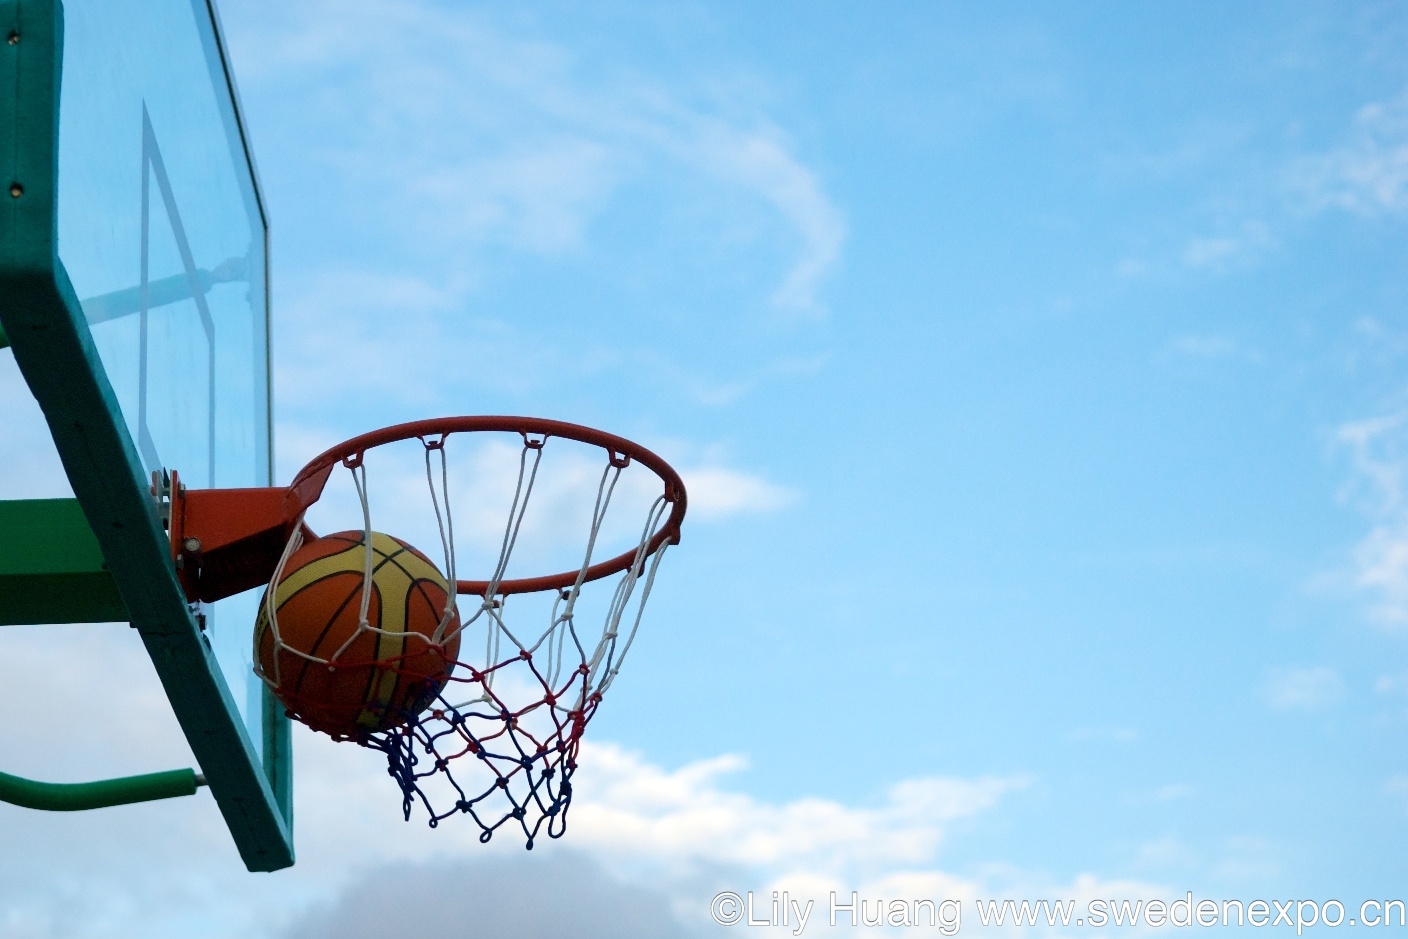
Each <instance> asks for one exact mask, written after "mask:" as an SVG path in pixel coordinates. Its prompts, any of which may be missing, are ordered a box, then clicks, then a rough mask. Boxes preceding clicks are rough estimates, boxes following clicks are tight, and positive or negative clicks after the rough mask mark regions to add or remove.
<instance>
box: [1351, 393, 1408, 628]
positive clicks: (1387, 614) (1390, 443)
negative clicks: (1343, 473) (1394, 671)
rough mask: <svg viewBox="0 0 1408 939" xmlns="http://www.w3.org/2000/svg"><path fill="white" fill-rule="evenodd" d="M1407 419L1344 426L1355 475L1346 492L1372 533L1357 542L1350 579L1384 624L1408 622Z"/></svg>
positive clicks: (1371, 420)
mask: <svg viewBox="0 0 1408 939" xmlns="http://www.w3.org/2000/svg"><path fill="white" fill-rule="evenodd" d="M1403 431H1404V418H1403V416H1402V415H1399V414H1389V415H1384V416H1380V417H1375V418H1367V419H1364V420H1359V421H1352V422H1349V423H1346V424H1344V425H1341V427H1340V428H1339V431H1338V433H1337V438H1338V441H1339V443H1340V444H1341V445H1342V446H1344V447H1346V448H1348V450H1349V452H1350V455H1351V460H1352V465H1353V468H1354V476H1353V478H1352V479H1351V481H1350V485H1349V486H1347V487H1346V489H1345V490H1344V492H1343V493H1342V497H1343V498H1345V499H1347V500H1349V501H1351V502H1352V503H1353V504H1354V505H1355V506H1356V507H1357V508H1359V510H1360V511H1362V512H1363V513H1364V514H1365V515H1366V516H1368V517H1369V519H1370V520H1371V523H1372V527H1371V528H1370V530H1369V533H1368V534H1367V535H1365V536H1364V538H1363V539H1361V540H1360V542H1359V543H1358V544H1357V545H1356V546H1355V547H1354V551H1353V557H1352V571H1351V573H1350V579H1351V582H1352V584H1353V586H1354V587H1356V588H1357V589H1360V590H1363V591H1366V592H1368V593H1370V594H1372V595H1373V596H1375V597H1376V598H1377V602H1376V603H1375V604H1374V606H1373V608H1372V611H1371V612H1372V615H1373V616H1374V618H1375V619H1376V620H1378V621H1379V622H1380V623H1383V624H1384V625H1387V626H1391V627H1394V628H1403V627H1405V626H1408V503H1405V500H1404V480H1405V473H1408V453H1405V446H1408V439H1405V434H1404V432H1403Z"/></svg>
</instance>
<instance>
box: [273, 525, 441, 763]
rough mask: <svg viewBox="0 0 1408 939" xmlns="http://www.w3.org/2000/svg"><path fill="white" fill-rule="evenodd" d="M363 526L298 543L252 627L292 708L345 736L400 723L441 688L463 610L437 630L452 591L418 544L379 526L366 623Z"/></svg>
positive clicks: (277, 689) (374, 541)
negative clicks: (363, 622) (438, 637)
mask: <svg viewBox="0 0 1408 939" xmlns="http://www.w3.org/2000/svg"><path fill="white" fill-rule="evenodd" d="M363 534H364V533H363V532H360V531H345V532H338V533H337V534H334V535H328V536H326V537H324V538H318V539H315V540H313V541H310V542H309V543H307V544H305V545H303V546H302V547H300V548H299V549H298V550H297V551H295V552H294V553H293V555H292V557H290V558H289V561H288V563H287V564H286V565H285V567H284V571H283V575H282V576H281V577H280V578H279V579H278V581H277V582H276V583H274V584H271V585H270V587H269V588H268V589H269V590H271V591H273V597H272V606H273V608H274V611H275V617H274V619H273V620H272V621H271V619H270V616H269V607H270V605H271V604H270V596H269V593H268V592H267V591H266V592H265V596H264V599H263V601H262V602H261V603H260V605H259V616H258V619H257V620H256V621H255V628H254V654H255V660H256V661H257V662H258V663H259V671H260V673H261V674H262V676H263V678H264V680H265V681H266V682H269V683H270V684H271V686H272V688H273V691H274V693H275V695H277V696H278V698H279V700H280V701H281V702H283V705H284V707H285V708H287V709H288V712H289V714H290V715H291V716H293V717H296V718H298V719H299V720H301V721H302V722H303V723H305V724H307V725H308V726H309V727H312V728H313V729H314V730H319V731H322V732H324V733H327V734H331V735H332V736H334V737H338V738H358V737H365V736H367V735H368V734H372V733H376V732H377V731H383V730H388V729H391V728H393V727H397V726H400V725H402V724H404V723H406V722H407V721H409V720H410V719H411V718H413V717H415V716H416V715H417V714H419V713H421V712H422V711H424V710H425V709H426V708H427V707H428V706H429V705H430V703H431V702H432V701H433V700H434V699H435V696H436V695H438V694H439V693H440V690H441V689H442V688H444V686H445V682H446V681H447V680H448V679H449V677H450V672H451V670H452V669H453V668H454V663H455V657H456V655H457V654H458V652H459V635H458V629H459V617H458V614H455V615H453V616H451V618H450V621H449V623H448V624H447V626H446V630H445V634H446V635H448V636H450V638H449V639H448V640H446V641H445V642H444V643H443V644H440V645H437V644H436V643H435V642H434V641H433V639H434V636H435V632H436V630H437V629H438V628H439V626H440V621H441V619H442V618H443V617H444V615H445V607H446V605H447V603H448V601H449V597H450V593H449V588H448V586H447V584H446V581H445V577H444V575H442V574H441V573H440V571H439V569H437V568H436V566H435V565H434V563H432V562H431V560H430V559H429V558H427V557H426V556H425V555H424V554H422V553H421V552H420V551H418V550H416V549H415V548H413V547H411V546H410V545H408V544H406V542H404V541H401V540H400V539H399V538H393V537H391V536H390V535H385V534H382V533H381V532H373V533H372V584H371V595H370V597H369V598H368V605H367V625H368V626H369V627H370V628H369V629H361V628H360V626H359V621H360V616H361V607H362V593H363V583H364V579H365V573H366V568H367V549H366V543H365V541H364V540H363Z"/></svg>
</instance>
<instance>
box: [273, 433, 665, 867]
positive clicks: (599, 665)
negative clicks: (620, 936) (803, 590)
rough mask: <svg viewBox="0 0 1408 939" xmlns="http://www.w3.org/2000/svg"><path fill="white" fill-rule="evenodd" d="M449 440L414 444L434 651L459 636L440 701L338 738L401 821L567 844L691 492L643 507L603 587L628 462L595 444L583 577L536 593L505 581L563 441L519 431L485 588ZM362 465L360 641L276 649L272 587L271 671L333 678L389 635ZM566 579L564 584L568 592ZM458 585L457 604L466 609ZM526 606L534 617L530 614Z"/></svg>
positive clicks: (356, 460)
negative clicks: (439, 587)
mask: <svg viewBox="0 0 1408 939" xmlns="http://www.w3.org/2000/svg"><path fill="white" fill-rule="evenodd" d="M452 436H454V434H453V433H452V432H445V433H441V434H438V435H427V436H417V437H414V438H413V439H415V440H418V441H419V442H420V444H421V446H422V447H423V449H424V454H423V455H424V465H425V481H426V488H427V490H428V494H429V508H430V510H431V512H432V513H433V515H434V522H435V528H436V529H437V530H438V533H439V537H440V547H441V553H442V556H443V563H444V572H445V575H446V579H447V582H448V583H449V585H450V594H449V601H448V603H447V604H446V608H445V611H444V614H443V616H442V618H441V620H440V624H439V627H438V628H437V630H436V632H435V635H434V636H433V641H434V642H435V643H436V644H445V643H450V642H451V641H452V640H454V639H455V638H456V637H458V639H459V640H460V642H459V653H458V657H457V659H456V660H455V662H454V666H453V668H452V669H451V671H450V675H449V679H448V681H447V682H446V683H445V685H444V687H443V689H441V691H440V692H439V693H438V694H437V695H436V696H435V698H434V700H433V702H431V703H430V704H429V705H428V706H427V707H426V708H425V709H424V710H421V711H420V712H419V713H418V714H415V715H413V716H410V717H409V719H408V720H407V721H406V722H405V723H404V724H401V725H400V726H396V727H393V728H391V729H388V730H383V731H377V732H368V733H366V734H364V735H362V734H359V735H357V736H349V737H339V738H337V739H345V740H349V741H351V742H354V743H357V744H359V745H361V746H363V747H367V748H368V749H372V750H377V751H379V752H381V753H382V754H383V755H384V756H385V758H386V761H387V772H388V773H389V774H390V775H391V777H392V778H393V779H395V780H396V782H397V784H398V785H399V786H400V789H401V793H402V810H403V814H404V816H405V818H406V819H407V820H409V819H410V817H411V814H412V812H413V810H414V808H415V806H416V805H417V804H419V805H421V806H423V807H424V809H425V811H426V813H427V814H428V820H429V824H430V826H431V827H432V828H433V827H436V826H438V825H439V823H440V822H441V821H442V820H443V819H446V818H448V817H450V816H453V815H466V816H468V817H469V818H470V819H472V820H473V822H474V823H475V824H477V825H478V826H479V829H480V836H479V840H480V841H482V842H487V841H489V840H490V839H491V838H492V837H493V836H494V834H495V832H497V831H498V830H499V829H501V828H505V827H508V828H510V829H516V830H518V831H521V832H522V834H523V836H524V837H525V839H526V842H527V847H528V848H530V849H531V848H532V847H533V844H534V841H535V839H536V838H537V837H538V836H539V833H540V832H541V831H543V830H544V829H546V831H547V834H548V835H549V836H550V837H553V838H557V837H561V835H562V834H563V832H564V831H565V829H566V824H567V810H568V807H569V806H570V805H571V802H572V776H573V774H574V773H575V772H576V770H577V756H578V751H579V748H580V746H581V740H582V734H583V731H584V730H585V728H586V726H587V723H588V722H589V721H590V720H591V718H592V716H593V715H594V714H595V713H596V709H597V707H598V706H599V705H600V703H601V700H602V696H603V694H605V692H606V690H607V689H608V688H609V687H610V686H611V683H612V681H613V680H615V678H616V675H617V673H618V672H619V671H620V669H621V665H622V663H623V661H624V660H625V657H626V654H627V652H629V651H630V648H631V644H632V643H633V642H634V640H635V636H636V632H637V630H638V629H639V627H640V623H641V617H642V614H643V613H644V610H645V604H646V601H647V600H648V599H649V597H650V591H651V587H652V586H653V584H654V581H655V574H656V571H657V570H658V569H659V566H660V562H661V560H662V559H663V558H664V555H665V549H666V548H667V547H668V546H669V544H670V543H671V541H672V539H671V538H669V537H663V538H662V537H661V533H662V530H663V526H664V525H665V524H666V521H667V514H668V513H669V511H670V509H671V507H672V503H674V502H676V501H682V498H683V492H682V490H680V492H679V493H678V494H673V493H671V492H670V486H669V484H668V482H667V484H666V486H665V490H666V491H665V493H664V494H662V495H660V496H658V497H656V498H655V499H654V501H653V502H651V503H650V504H649V508H648V510H646V511H645V517H644V519H642V520H641V521H640V528H639V539H638V540H637V541H636V543H635V548H634V552H633V553H632V554H631V555H630V557H629V558H628V560H629V563H628V564H626V565H625V567H624V569H623V570H620V571H619V572H613V573H611V574H609V575H607V576H601V574H600V573H599V570H594V569H593V567H594V565H597V567H598V568H600V567H601V566H602V565H600V564H598V562H599V560H600V559H599V558H598V557H597V554H598V553H599V547H598V545H599V542H600V540H601V536H602V529H603V525H604V524H605V523H606V521H607V518H608V515H609V513H610V510H611V508H612V504H613V496H615V495H616V494H617V490H618V483H619V482H620V481H621V477H622V471H623V470H625V469H626V468H627V467H628V466H630V465H631V462H632V460H631V458H630V456H628V455H625V454H623V453H622V452H619V451H617V450H615V449H613V448H611V447H607V446H600V448H599V449H597V452H598V453H602V452H604V453H605V466H603V467H602V469H601V473H600V476H599V477H598V478H597V482H596V495H595V504H594V506H593V508H592V511H591V514H590V519H589V522H588V523H587V525H586V526H585V527H586V530H585V531H584V532H579V533H578V536H579V537H581V538H583V540H584V550H583V551H582V554H581V564H580V566H579V567H578V568H577V570H576V574H575V578H567V577H565V576H560V577H558V578H542V579H541V580H554V579H556V580H557V581H559V582H558V583H557V584H556V585H555V586H550V587H547V588H542V587H538V586H537V584H536V583H535V582H534V581H522V580H520V581H507V580H506V577H507V573H508V571H509V566H510V562H511V560H512V558H513V555H514V550H515V548H516V547H517V546H518V544H519V540H520V534H521V533H522V531H523V525H524V519H525V517H526V516H527V514H528V510H529V506H530V504H531V502H532V497H533V494H534V487H535V484H536V483H537V482H538V480H539V469H540V467H541V465H542V463H543V459H544V454H545V453H546V452H547V451H548V450H549V448H550V447H552V446H553V445H554V444H557V443H559V441H558V439H557V438H556V437H554V436H548V435H547V434H542V433H536V434H535V433H531V432H525V431H520V432H519V434H518V436H519V437H520V438H521V441H522V443H521V447H520V448H519V452H518V468H517V479H516V482H515V485H514V488H513V495H512V500H511V502H510V505H509V510H508V515H507V518H506V519H505V520H504V522H503V527H502V534H501V537H498V539H497V540H498V550H497V558H496V560H495V561H494V562H493V563H492V566H491V569H490V570H489V571H488V572H487V573H488V576H487V577H486V578H485V579H484V580H483V581H473V582H470V581H462V580H461V581H457V576H458V575H459V573H460V570H459V565H458V564H457V553H458V552H457V551H456V542H455V513H454V509H453V506H452V501H453V500H452V498H451V485H450V476H451V473H450V462H449V460H448V458H447V453H446V451H447V447H446V443H447V441H448V440H449V438H450V437H452ZM374 445H375V444H374ZM364 455H365V452H364V451H359V452H356V453H353V454H350V455H348V456H346V457H344V458H342V459H341V461H340V465H341V466H342V467H343V468H345V469H346V470H347V471H348V472H349V473H350V474H351V479H352V483H353V485H354V487H355V490H356V494H357V498H358V501H359V502H360V507H361V515H362V518H361V527H362V531H363V543H364V544H365V545H366V571H365V576H364V578H363V582H362V590H361V608H360V622H359V625H358V627H357V631H356V632H355V633H354V634H353V636H352V637H351V638H349V639H348V640H347V641H346V642H345V643H343V645H342V647H341V648H340V649H339V650H338V651H337V652H335V653H333V654H332V655H331V656H328V657H325V658H324V657H318V656H314V655H309V654H307V653H305V652H301V651H299V650H297V649H294V648H292V647H291V646H289V645H287V644H286V643H284V642H283V641H282V639H281V638H280V635H279V628H278V611H277V605H276V603H275V602H274V596H275V590H274V589H273V588H272V587H271V589H270V590H269V591H268V592H267V593H266V599H265V613H266V615H267V616H268V621H269V624H270V628H271V630H272V633H273V641H274V643H275V655H274V657H273V661H274V665H275V667H274V671H275V672H276V673H277V671H278V663H279V661H280V658H281V654H286V655H293V656H297V657H299V658H302V659H306V660H308V661H310V662H316V663H319V664H322V665H324V666H327V667H330V668H336V667H338V666H339V665H340V664H341V665H348V664H350V663H346V662H340V661H339V655H341V654H342V653H343V652H345V651H346V650H347V649H348V648H349V647H350V646H352V644H353V643H354V641H355V640H356V639H357V638H358V637H359V636H361V635H363V633H365V632H373V633H379V634H382V635H388V633H386V632H385V631H383V630H381V629H379V628H378V627H377V626H375V625H373V624H372V623H370V622H368V615H367V614H368V609H369V605H370V602H371V594H372V585H373V581H372V567H373V550H372V532H373V531H374V530H376V529H374V528H373V522H372V508H371V500H370V499H369V498H368V480H367V467H366V463H365V460H364ZM657 459H658V458H657ZM671 473H673V471H671ZM676 479H677V477H676ZM613 524H615V523H614V521H613ZM676 524H677V519H676ZM349 527H350V526H349ZM294 530H295V534H294V535H293V537H292V538H290V539H289V541H288V543H287V544H286V546H285V548H284V551H283V554H282V556H281V557H280V559H279V562H278V566H277V568H276V569H275V572H274V576H273V579H272V584H274V585H277V584H278V583H279V582H280V581H281V579H282V578H283V576H284V570H285V567H286V566H287V564H288V561H289V559H290V558H291V557H292V556H293V554H294V552H295V551H297V550H298V548H299V547H300V546H301V545H302V543H303V540H304V539H303V535H302V532H303V531H305V529H304V528H303V525H302V519H301V518H300V520H299V524H298V525H297V526H295V528H294ZM380 530H385V529H380ZM618 560H619V559H618ZM563 580H569V581H570V582H566V583H562V582H561V581H563ZM457 583H458V585H459V593H460V594H461V595H460V596H459V597H458V599H456V587H455V585H456V584H457ZM535 587H536V588H537V589H535ZM589 595H591V596H594V597H595V598H596V601H597V602H596V606H597V609H596V610H595V611H594V615H591V617H590V620H589V621H586V622H583V621H582V620H583V614H582V612H581V607H582V605H583V604H582V601H583V599H584V597H587V596H589ZM525 596H536V597H538V598H539V601H540V602H538V603H537V606H538V607H539V608H540V609H539V610H538V611H536V612H535V611H532V610H531V609H529V610H528V611H526V612H527V613H528V614H531V615H530V616H529V617H528V618H524V619H522V620H518V619H516V617H515V616H513V615H511V609H512V608H515V607H516V605H517V603H516V601H519V600H520V598H522V597H525ZM547 596H552V600H551V603H550V604H549V603H545V602H541V601H542V600H545V599H546V597H547ZM603 600H604V601H605V603H604V613H603V612H602V610H601V606H602V603H601V601H603ZM525 605H526V606H528V607H530V608H531V606H532V605H533V604H531V603H530V604H525ZM457 613H458V620H457V617H456V614H457ZM623 624H624V628H623ZM395 635H396V636H397V637H401V636H403V634H401V633H396V634H395ZM404 635H409V636H419V634H418V633H409V634H404ZM421 638H424V637H421ZM471 647H473V648H471ZM257 658H258V657H257V656H256V659H257ZM378 667H379V668H383V669H386V670H389V671H394V670H396V662H395V661H389V662H384V663H378ZM255 671H256V673H257V674H259V676H260V678H262V679H263V680H264V682H265V683H266V684H268V685H269V686H270V687H271V688H273V689H275V690H276V691H277V690H278V688H279V682H280V675H278V674H272V675H270V674H265V673H264V670H263V669H262V668H261V667H260V665H259V664H258V663H257V661H256V665H255Z"/></svg>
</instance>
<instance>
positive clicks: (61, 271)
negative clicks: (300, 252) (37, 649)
mask: <svg viewBox="0 0 1408 939" xmlns="http://www.w3.org/2000/svg"><path fill="white" fill-rule="evenodd" d="M201 6H204V4H201ZM208 12H209V14H210V27H211V29H212V30H214V31H215V41H216V42H217V44H218V43H219V37H218V29H217V28H216V26H215V20H214V11H213V10H209V11H208ZM63 27H64V11H63V5H62V3H60V2H59V0H3V2H0V186H3V187H4V189H3V190H0V326H3V329H4V332H5V334H6V336H7V338H8V341H9V345H10V347H11V348H12V349H13V352H14V356H15V360H16V362H17V364H18V366H19V369H20V372H21V374H22V375H23V377H24V379H25V381H26V382H27V383H28V385H29V388H30V390H31V392H32V393H33V394H34V397H35V399H36V400H37V401H38V403H39V405H40V408H41V410H42V411H43V413H44V417H45V420H46V421H47V423H48V425H49V429H50V432H51V434H52V435H53V439H54V445H55V447H56V449H57V452H58V454H59V457H60V459H61V460H62V463H63V466H64V469H65V471H66V472H67V474H68V478H69V482H70V484H71V485H72V488H73V492H74V495H75V496H76V498H77V501H78V503H79V504H80V505H81V507H82V511H83V514H84V515H85V516H86V519H87V522H88V525H89V526H90V527H91V529H92V534H93V536H95V537H96V539H97V542H98V545H99V546H100V547H101V549H102V555H103V557H104V558H105V559H106V563H107V568H108V570H109V571H110V572H111V575H112V581H113V583H114V584H115V586H116V588H117V592H118V593H119V594H120V596H121V600H122V603H123V604H124V605H125V607H126V609H127V613H128V617H129V618H130V621H131V623H132V625H133V626H134V627H135V628H136V629H137V630H138V632H139V634H140V635H141V638H142V641H143V643H144V644H145V646H146V649H147V651H148V653H149V655H150V656H151V659H152V663H153V665H154V666H155V668H156V672H157V675H158V677H159V678H160V680H161V682H162V685H163V687H164V688H165V690H166V694H167V696H168V698H169V699H170V701H171V706H172V709H173V710H174V712H175V714H176V717H177V720H178V721H179V723H180V725H181V728H182V730H183V731H184V733H185V735H186V738H187V740H188V741H189V743H190V746H191V749H192V751H193V752H194V754H195V757H196V760H197V761H198V762H199V764H200V768H201V771H202V773H203V774H204V776H205V778H206V780H207V781H208V783H209V785H210V789H211V792H212V794H213V795H214V797H215V800H216V802H217V804H218V805H219V808H220V811H221V812H222V813H223V815H224V817H225V820H226V823H227V825H228V826H229V829H230V832H231V834H232V836H233V838H234V841H235V844H236V846H237V847H238V849H239V852H240V856H241V857H242V858H243V860H244V862H245V865H246V866H247V867H248V868H249V869H250V870H254V871H273V870H279V869H281V868H284V867H288V866H290V865H292V864H293V861H294V852H293V836H292V831H293V824H292V813H293V806H292V776H291V772H292V752H291V745H290V730H289V724H288V719H287V717H286V716H285V715H284V712H283V709H282V707H281V706H280V705H278V703H277V702H276V701H275V700H274V699H273V698H272V696H271V695H269V694H268V692H267V691H266V692H265V693H264V700H263V713H262V720H263V728H262V730H263V734H262V736H263V747H262V752H259V750H257V749H256V748H255V746H254V745H253V743H252V742H251V739H250V735H249V734H248V733H246V730H245V726H244V723H243V720H242V718H241V716H240V714H239V710H238V708H237V707H236V705H235V702H234V699H233V697H232V696H231V693H230V689H229V687H228V686H227V684H226V682H225V679H224V677H223V675H222V673H221V671H220V668H219V664H218V662H217V660H216V656H215V653H214V651H213V650H212V648H211V645H210V642H209V640H208V638H207V636H206V634H205V633H204V632H202V630H201V628H200V626H199V625H198V623H197V622H196V618H195V616H194V615H193V613H192V610H191V608H190V606H189V605H188V604H187V601H186V598H185V595H184V593H183V591H182V589H181V586H180V584H179V582H178V581H177V578H176V573H175V570H174V568H173V564H172V560H171V554H170V550H169V546H168V543H167V536H166V533H165V531H164V529H163V525H162V520H161V518H160V517H159V508H158V505H157V503H156V501H155V499H154V498H153V496H152V494H151V493H150V491H149V490H148V489H146V488H145V487H144V486H143V485H142V484H141V483H140V482H139V480H141V479H142V478H143V477H144V475H145V471H144V467H143V463H142V460H141V458H140V456H139V453H138V449H137V446H136V445H135V444H134V441H133V439H132V434H131V433H130V432H129V430H128V426H127V424H126V422H125V421H124V418H123V413H122V410H121V408H120V406H119V404H118V398H117V395H116V393H115V391H114V389H113V385H112V383H111V382H110V381H109V377H108V374H107V372H106V370H105V368H104V365H103V362H102V360H101V359H100V357H99V354H98V350H97V346H96V345H95V342H94V339H93V335H92V333H91V331H90V328H89V324H88V321H87V319H86V318H85V315H84V311H83V308H82V306H81V304H80V302H79V299H78V296H77V294H76V293H75V290H74V287H73V284H72V283H71V282H70V280H69V276H68V273H67V271H66V270H65V268H64V265H63V263H62V262H61V261H60V259H59V251H58V243H59V242H58V236H59V233H58V217H59V215H58V169H59V146H58V139H59V106H60V83H61V78H62V75H61V72H62V63H63V54H62V53H63V34H64V28H63ZM133 28H138V29H139V28H141V24H140V23H134V24H133ZM221 48H222V56H223V47H221ZM230 100H231V106H232V107H234V106H235V105H234V104H233V101H234V96H233V93H231V96H230ZM236 116H237V115H236ZM56 730H57V728H56Z"/></svg>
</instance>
